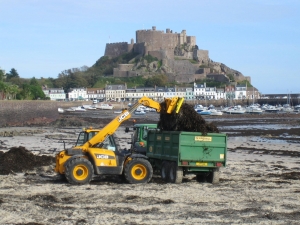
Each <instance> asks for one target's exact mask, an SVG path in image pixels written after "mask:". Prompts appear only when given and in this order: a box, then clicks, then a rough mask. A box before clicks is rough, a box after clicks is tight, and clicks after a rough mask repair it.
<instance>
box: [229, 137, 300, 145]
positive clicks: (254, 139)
mask: <svg viewBox="0 0 300 225" xmlns="http://www.w3.org/2000/svg"><path fill="white" fill-rule="evenodd" d="M228 140H229V141H233V142H235V141H236V142H244V143H247V142H263V143H270V144H286V143H288V140H282V139H274V138H272V139H270V138H265V137H253V136H252V137H228ZM299 140H300V139H299Z"/></svg>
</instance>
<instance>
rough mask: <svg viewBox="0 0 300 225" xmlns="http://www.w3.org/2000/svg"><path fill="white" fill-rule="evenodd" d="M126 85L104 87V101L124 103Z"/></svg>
mask: <svg viewBox="0 0 300 225" xmlns="http://www.w3.org/2000/svg"><path fill="white" fill-rule="evenodd" d="M126 89H127V85H126V83H125V84H109V85H105V99H106V101H117V102H119V101H125V94H126Z"/></svg>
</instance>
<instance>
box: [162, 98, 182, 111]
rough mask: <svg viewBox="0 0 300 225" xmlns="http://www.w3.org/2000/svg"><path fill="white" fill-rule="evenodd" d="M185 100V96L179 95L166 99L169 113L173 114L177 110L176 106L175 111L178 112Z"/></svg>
mask: <svg viewBox="0 0 300 225" xmlns="http://www.w3.org/2000/svg"><path fill="white" fill-rule="evenodd" d="M183 100H184V98H178V97H175V98H172V99H166V104H167V113H168V114H171V113H172V112H173V111H174V110H175V108H176V110H175V112H176V113H178V112H179V110H180V108H181V105H182V103H183Z"/></svg>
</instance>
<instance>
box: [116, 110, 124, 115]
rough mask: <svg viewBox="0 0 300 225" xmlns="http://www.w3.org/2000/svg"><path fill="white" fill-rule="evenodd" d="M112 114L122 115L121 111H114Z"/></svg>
mask: <svg viewBox="0 0 300 225" xmlns="http://www.w3.org/2000/svg"><path fill="white" fill-rule="evenodd" d="M114 113H115V114H120V113H122V110H116V111H114Z"/></svg>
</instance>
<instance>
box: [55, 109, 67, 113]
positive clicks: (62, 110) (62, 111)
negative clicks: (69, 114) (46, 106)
mask: <svg viewBox="0 0 300 225" xmlns="http://www.w3.org/2000/svg"><path fill="white" fill-rule="evenodd" d="M57 110H58V113H64V112H65V110H64V109H63V108H58V109H57Z"/></svg>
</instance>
